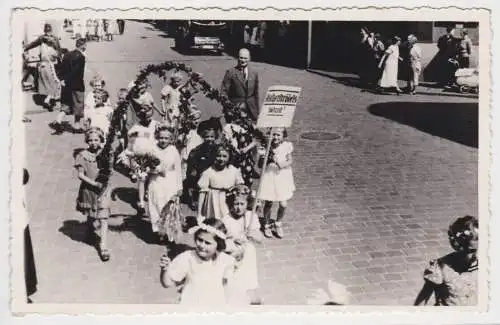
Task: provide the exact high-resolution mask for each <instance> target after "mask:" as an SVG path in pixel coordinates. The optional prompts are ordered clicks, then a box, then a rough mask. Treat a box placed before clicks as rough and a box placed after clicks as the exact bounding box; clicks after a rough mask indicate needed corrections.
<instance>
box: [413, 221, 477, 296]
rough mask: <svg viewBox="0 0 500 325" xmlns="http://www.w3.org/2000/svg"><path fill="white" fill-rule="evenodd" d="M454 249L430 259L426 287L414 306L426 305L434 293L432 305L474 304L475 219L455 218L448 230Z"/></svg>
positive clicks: (475, 286) (475, 280) (475, 278)
mask: <svg viewBox="0 0 500 325" xmlns="http://www.w3.org/2000/svg"><path fill="white" fill-rule="evenodd" d="M448 237H449V240H450V244H451V247H453V249H454V250H455V251H454V252H453V253H450V254H448V255H446V256H444V257H441V258H439V259H437V260H433V261H431V262H430V263H429V266H428V267H427V268H426V269H425V271H424V280H425V284H424V286H423V288H422V290H421V291H420V293H419V294H418V296H417V299H416V300H415V305H416V306H418V305H424V304H427V303H428V301H429V299H430V298H431V296H432V295H433V294H434V297H435V304H434V305H435V306H475V305H477V300H478V297H477V296H478V293H477V280H478V273H477V270H478V260H477V247H478V246H477V245H478V221H477V219H476V218H475V217H472V216H465V217H462V218H458V219H457V220H455V222H454V223H452V224H451V225H450V227H449V229H448Z"/></svg>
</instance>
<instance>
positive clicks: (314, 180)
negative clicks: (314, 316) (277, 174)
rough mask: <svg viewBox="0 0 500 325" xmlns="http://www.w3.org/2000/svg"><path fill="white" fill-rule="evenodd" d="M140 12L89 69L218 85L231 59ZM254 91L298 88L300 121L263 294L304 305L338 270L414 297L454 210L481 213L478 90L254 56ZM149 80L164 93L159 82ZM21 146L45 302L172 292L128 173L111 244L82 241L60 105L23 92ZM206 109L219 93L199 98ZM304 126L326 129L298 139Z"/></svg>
mask: <svg viewBox="0 0 500 325" xmlns="http://www.w3.org/2000/svg"><path fill="white" fill-rule="evenodd" d="M171 46H173V41H172V40H171V39H169V38H165V35H164V34H163V33H162V32H161V31H158V30H156V29H154V28H153V27H151V26H150V25H148V24H145V23H140V22H133V21H127V25H126V32H125V34H124V35H123V36H118V37H117V38H116V40H115V41H114V42H109V43H108V42H101V43H90V44H89V46H88V60H89V63H88V70H87V73H86V78H87V79H88V80H90V78H91V77H92V74H93V73H95V72H99V73H100V74H101V75H102V76H103V77H104V78H105V79H106V82H107V86H106V88H107V89H108V90H109V91H110V93H111V96H112V99H115V97H116V92H117V90H118V89H119V88H121V87H126V85H127V83H128V81H130V80H133V79H134V78H135V75H136V73H137V72H138V66H145V65H147V64H150V63H160V62H163V61H165V60H186V62H189V64H191V66H192V67H193V69H194V70H196V71H200V72H201V73H203V75H204V76H205V78H206V79H207V81H209V82H210V83H211V84H212V85H213V86H217V87H218V86H219V84H220V81H221V80H222V76H223V73H224V70H225V69H227V68H228V67H230V66H232V65H233V64H234V59H233V58H231V57H227V56H223V57H216V56H185V55H182V54H179V53H177V52H175V51H174V50H173V49H171ZM254 66H255V67H256V69H257V70H258V71H259V75H260V80H261V85H260V86H261V89H260V90H261V92H262V93H264V92H265V89H266V88H267V87H268V86H271V85H275V84H285V85H299V86H301V87H302V88H303V90H302V97H301V99H300V104H299V107H298V108H297V112H296V116H295V120H294V126H293V127H292V128H291V129H290V130H289V134H290V140H291V141H292V142H293V144H294V146H295V152H294V165H293V171H294V177H295V182H296V185H297V191H296V193H295V195H294V198H293V199H292V200H291V201H290V202H289V208H288V210H287V215H286V217H285V232H286V236H285V238H284V239H282V240H266V241H265V242H264V243H263V244H262V245H260V246H259V247H258V261H259V262H258V264H259V277H260V284H261V287H262V292H263V298H264V301H265V303H266V304H304V303H305V300H306V295H307V294H308V293H310V292H311V290H313V289H316V288H319V287H323V286H324V285H325V283H326V281H327V279H334V280H336V281H339V282H342V283H344V284H346V285H347V286H348V287H349V290H350V291H351V292H352V293H353V303H356V304H395V305H408V304H411V303H412V302H413V299H414V297H415V296H416V294H417V292H418V290H419V289H420V286H421V285H422V284H423V282H422V271H423V268H424V267H425V264H426V262H427V261H428V260H429V259H431V258H436V257H439V256H441V255H443V254H446V253H448V252H450V250H451V247H450V246H449V244H448V239H447V236H446V230H447V227H448V225H449V223H450V222H452V221H453V220H454V218H455V217H457V216H462V215H465V214H472V215H477V204H478V203H477V196H478V189H477V172H478V171H477V158H478V157H477V153H478V152H477V140H476V137H477V127H476V125H477V114H478V105H477V98H474V97H473V96H469V95H460V94H442V93H438V92H437V91H435V90H432V89H431V88H429V90H427V89H423V90H422V92H423V94H420V95H416V96H406V95H404V96H391V95H374V94H371V93H369V92H361V91H360V89H358V88H356V86H355V85H354V84H352V83H347V82H339V80H338V79H334V78H333V79H332V78H330V77H325V76H321V75H318V74H314V73H310V72H307V71H303V70H296V69H290V68H284V67H279V66H273V65H268V64H263V63H254ZM151 79H152V80H151V81H152V85H153V89H152V93H153V94H154V96H155V99H156V100H157V101H158V103H159V90H160V82H159V81H158V80H156V78H151ZM25 96H26V102H27V103H28V106H27V107H26V110H27V114H28V116H29V117H30V118H31V119H32V120H33V121H32V123H29V124H26V132H27V143H26V145H27V147H26V148H27V158H28V166H27V168H28V169H29V171H30V173H31V175H32V177H31V180H30V184H29V185H28V192H27V206H28V210H29V213H30V216H31V228H32V229H31V232H32V236H33V242H34V246H35V258H36V262H37V268H38V272H39V282H40V286H39V292H38V293H37V294H36V295H35V296H34V300H35V301H36V302H40V303H49V302H50V303H63V302H64V303H171V302H174V301H175V298H176V294H175V292H174V290H170V289H168V290H165V289H163V288H161V286H160V283H159V280H158V274H159V273H158V272H159V268H158V261H159V258H160V256H161V254H162V253H163V251H164V248H163V247H161V246H158V245H153V244H149V243H147V241H146V239H145V238H144V235H143V233H144V231H143V229H144V227H147V224H145V223H142V222H140V221H138V220H137V219H136V218H135V217H134V214H135V210H134V208H133V206H132V205H131V204H130V201H131V199H130V198H131V197H133V194H134V187H135V186H134V185H133V184H131V183H130V182H129V181H128V180H127V179H125V178H124V177H123V176H121V175H118V174H116V175H115V176H114V178H113V184H114V185H115V187H116V194H117V195H116V201H114V202H113V204H112V214H113V215H112V218H111V221H110V223H111V225H112V230H111V233H110V238H109V242H110V246H111V249H112V254H113V255H112V259H111V261H109V262H108V263H102V262H100V260H99V259H98V257H97V255H96V253H95V251H94V249H93V248H92V247H90V246H88V245H86V244H84V243H82V239H83V235H84V226H83V224H82V222H83V220H84V218H83V217H82V216H80V215H79V214H78V213H77V212H76V211H75V209H74V208H75V198H76V194H77V189H78V185H79V182H78V181H77V178H76V175H75V173H74V171H73V169H72V164H73V157H72V153H73V150H74V149H75V148H79V147H84V146H85V144H84V142H83V136H81V135H73V134H64V135H62V136H56V135H52V134H51V133H52V131H51V129H50V128H49V127H48V126H47V124H48V123H49V122H50V121H52V120H53V118H54V117H55V114H56V113H55V112H52V113H50V112H46V111H43V110H42V109H41V108H40V107H38V106H35V104H33V103H32V100H31V94H28V93H26V95H25ZM197 104H198V106H199V107H200V108H201V109H202V110H203V115H204V117H208V116H211V115H213V114H217V115H219V114H220V113H219V112H220V108H219V107H218V106H217V105H216V103H214V102H212V101H210V100H208V99H205V98H199V99H197ZM310 132H329V133H330V134H323V133H321V134H312V137H315V135H320V136H328V135H330V136H332V139H333V138H337V139H335V140H331V141H317V140H311V139H306V137H307V134H306V133H310Z"/></svg>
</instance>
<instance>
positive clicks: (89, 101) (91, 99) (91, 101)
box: [83, 75, 111, 115]
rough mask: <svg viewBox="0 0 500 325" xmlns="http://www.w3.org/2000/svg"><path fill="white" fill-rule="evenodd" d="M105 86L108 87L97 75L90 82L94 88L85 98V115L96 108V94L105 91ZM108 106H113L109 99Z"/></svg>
mask: <svg viewBox="0 0 500 325" xmlns="http://www.w3.org/2000/svg"><path fill="white" fill-rule="evenodd" d="M105 86H106V82H105V81H104V79H102V77H101V76H99V75H95V76H94V77H93V78H92V80H90V87H91V88H92V91H91V92H89V93H88V94H87V96H85V101H84V104H83V105H84V106H83V111H84V115H85V112H87V111H89V110H92V109H94V108H95V104H96V101H95V96H96V95H95V94H96V93H97V92H100V91H101V90H103V89H104V87H105ZM106 105H107V106H111V100H110V99H109V98H108V100H107V101H106Z"/></svg>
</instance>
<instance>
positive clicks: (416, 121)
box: [368, 102, 479, 148]
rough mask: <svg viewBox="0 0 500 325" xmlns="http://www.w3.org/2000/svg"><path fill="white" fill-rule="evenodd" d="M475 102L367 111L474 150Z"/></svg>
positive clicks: (391, 105)
mask: <svg viewBox="0 0 500 325" xmlns="http://www.w3.org/2000/svg"><path fill="white" fill-rule="evenodd" d="M478 109H479V105H478V104H477V103H439V102H420V103H419V102H386V103H378V104H373V105H370V106H369V107H368V111H369V112H370V113H371V114H373V115H376V116H381V117H385V118H388V119H391V120H393V121H396V122H398V123H401V124H405V125H408V126H411V127H414V128H416V129H418V130H421V131H423V132H427V133H429V134H432V135H435V136H438V137H441V138H445V139H448V140H451V141H454V142H457V143H460V144H463V145H466V146H469V147H475V148H477V147H478V129H479V125H478V124H479V116H478V115H479V112H478Z"/></svg>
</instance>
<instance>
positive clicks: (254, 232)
mask: <svg viewBox="0 0 500 325" xmlns="http://www.w3.org/2000/svg"><path fill="white" fill-rule="evenodd" d="M249 199H250V189H249V188H248V187H247V186H245V185H238V186H235V187H234V188H232V189H230V190H229V193H228V196H227V203H228V206H229V214H227V215H226V216H224V218H223V219H222V222H224V225H225V226H226V228H227V239H228V240H227V241H226V244H227V249H226V252H228V253H229V254H231V255H232V256H233V257H234V258H235V260H236V270H235V273H234V277H233V278H232V279H231V280H230V281H229V282H228V287H227V291H226V293H227V297H228V300H229V301H231V302H232V303H235V304H243V305H248V304H260V298H259V297H258V294H257V290H258V288H259V281H258V276H257V254H256V251H255V246H254V243H261V242H262V233H261V232H260V225H259V220H258V219H259V218H258V217H257V215H256V214H254V215H253V216H252V212H251V211H249V210H248V209H247V207H248V201H249Z"/></svg>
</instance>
